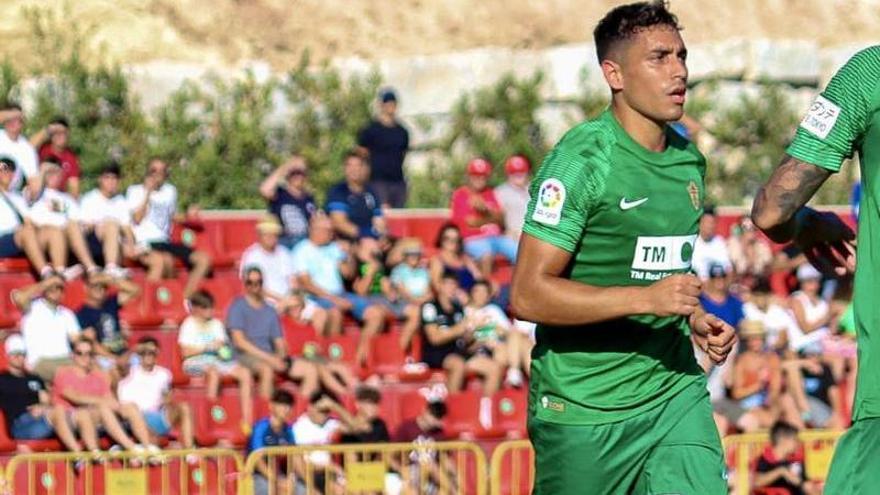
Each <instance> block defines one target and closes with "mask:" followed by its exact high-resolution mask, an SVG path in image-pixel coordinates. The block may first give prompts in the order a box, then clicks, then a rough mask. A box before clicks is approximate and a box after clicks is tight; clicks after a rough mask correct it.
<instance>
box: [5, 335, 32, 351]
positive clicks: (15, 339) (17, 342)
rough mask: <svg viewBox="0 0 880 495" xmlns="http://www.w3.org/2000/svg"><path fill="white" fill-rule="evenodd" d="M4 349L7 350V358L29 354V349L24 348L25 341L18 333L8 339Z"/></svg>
mask: <svg viewBox="0 0 880 495" xmlns="http://www.w3.org/2000/svg"><path fill="white" fill-rule="evenodd" d="M4 347H5V348H6V355H7V356H8V355H10V354H27V349H26V348H25V346H24V339H23V338H21V335H19V334H17V333H15V334H12V335H10V336H9V337H6V343H4Z"/></svg>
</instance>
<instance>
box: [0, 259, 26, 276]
mask: <svg viewBox="0 0 880 495" xmlns="http://www.w3.org/2000/svg"><path fill="white" fill-rule="evenodd" d="M30 270H31V262H30V261H28V259H27V258H0V273H30Z"/></svg>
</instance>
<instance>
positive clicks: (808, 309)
mask: <svg viewBox="0 0 880 495" xmlns="http://www.w3.org/2000/svg"><path fill="white" fill-rule="evenodd" d="M791 298H792V299H794V300H796V301H798V302H800V303H801V306H802V307H803V308H804V318H805V319H806V320H807V322H808V323H813V322H817V321H820V320H822V319H823V318H825V317H827V316H828V312H829V311H831V308H830V307H829V306H828V303H827V302H826V301H825V300H823V299H819V302H817V303H813V302H812V301H811V300H810V297H809V296H808V295H806V294H804V293H803V292H801V291H797V292H795V293H794V294H792V295H791ZM791 318H792V320H794V324H793V325H791V326H790V327H789V329H788V342H789V343H790V345H791V348H792V349H794V350H797V351H800V350H803V349H804V348H805V347H808V346H815V345H819V344H820V343H821V341H822V340H823V339H825V338H826V337H827V336H828V335H830V333H831V330H830V329H829V328H828V326H823V327H820V328H817V329H815V330H813V331H812V332H810V333H806V332H804V331H803V330H802V329H801V327H800V326H798V324H797V318H795V316H794V311H792V312H791Z"/></svg>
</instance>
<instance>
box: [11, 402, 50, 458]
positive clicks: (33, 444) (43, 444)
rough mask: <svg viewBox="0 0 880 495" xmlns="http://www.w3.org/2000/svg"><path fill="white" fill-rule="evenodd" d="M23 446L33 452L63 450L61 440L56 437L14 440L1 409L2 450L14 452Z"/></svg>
mask: <svg viewBox="0 0 880 495" xmlns="http://www.w3.org/2000/svg"><path fill="white" fill-rule="evenodd" d="M17 446H18V447H23V448H25V449H28V450H30V451H32V452H53V451H56V450H61V442H59V441H58V440H57V439H55V438H49V439H46V440H13V439H12V437H11V436H10V434H9V431H8V430H7V429H6V417H5V416H4V414H3V411H2V410H0V452H14V451H15V450H16V448H17Z"/></svg>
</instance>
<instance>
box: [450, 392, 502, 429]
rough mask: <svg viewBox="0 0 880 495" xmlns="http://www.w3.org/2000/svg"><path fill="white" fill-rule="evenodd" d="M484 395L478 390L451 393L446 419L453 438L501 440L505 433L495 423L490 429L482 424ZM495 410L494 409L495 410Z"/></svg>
mask: <svg viewBox="0 0 880 495" xmlns="http://www.w3.org/2000/svg"><path fill="white" fill-rule="evenodd" d="M481 399H482V394H481V393H480V392H478V391H476V390H464V391H461V392H456V393H451V394H449V395H448V396H447V397H446V407H447V408H448V413H447V415H446V418H445V423H446V432H447V434H448V435H449V436H452V437H465V438H467V437H474V438H499V437H503V436H504V435H505V432H504V431H503V430H502V429H501V428H499V427H498V426H497V425H496V424H495V423H496V422H495V419H494V416H496V414H495V411H494V410H493V412H492V416H493V425H492V426H491V427H489V428H485V427H483V425H481V424H480V420H479V417H480V400H481ZM493 409H494V408H493Z"/></svg>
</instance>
